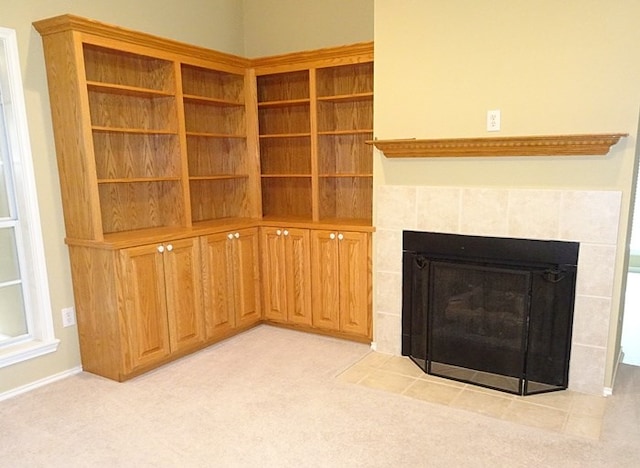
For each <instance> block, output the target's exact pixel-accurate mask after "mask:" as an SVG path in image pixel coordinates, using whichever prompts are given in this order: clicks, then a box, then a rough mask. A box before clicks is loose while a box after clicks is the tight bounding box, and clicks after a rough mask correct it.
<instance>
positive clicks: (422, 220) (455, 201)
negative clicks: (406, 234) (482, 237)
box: [417, 187, 462, 233]
mask: <svg viewBox="0 0 640 468" xmlns="http://www.w3.org/2000/svg"><path fill="white" fill-rule="evenodd" d="M461 193H462V192H461V190H460V189H459V188H453V187H418V188H417V211H418V220H417V223H418V229H419V230H421V231H433V232H450V233H455V232H458V230H459V226H460V197H461Z"/></svg>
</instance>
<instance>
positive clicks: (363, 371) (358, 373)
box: [338, 364, 371, 384]
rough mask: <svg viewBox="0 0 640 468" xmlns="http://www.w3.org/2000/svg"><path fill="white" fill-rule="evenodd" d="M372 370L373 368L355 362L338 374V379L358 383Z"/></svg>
mask: <svg viewBox="0 0 640 468" xmlns="http://www.w3.org/2000/svg"><path fill="white" fill-rule="evenodd" d="M369 372H371V368H370V367H368V366H365V365H362V364H355V365H353V366H351V367H350V368H348V369H347V370H345V371H344V372H343V373H342V374H340V375H338V380H340V381H341V382H346V383H354V384H355V383H358V382H360V381H361V380H362V379H363V378H364V377H365V376H366V375H367V374H369Z"/></svg>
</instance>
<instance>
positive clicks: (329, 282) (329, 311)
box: [311, 231, 340, 330]
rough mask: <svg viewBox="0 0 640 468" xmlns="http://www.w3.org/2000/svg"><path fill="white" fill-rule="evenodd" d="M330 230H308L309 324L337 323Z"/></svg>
mask: <svg viewBox="0 0 640 468" xmlns="http://www.w3.org/2000/svg"><path fill="white" fill-rule="evenodd" d="M331 234H333V235H334V236H335V233H334V232H331V231H312V232H311V259H312V260H311V275H312V282H313V288H312V301H313V306H312V313H313V325H314V326H316V327H319V328H325V329H330V330H337V329H338V328H339V326H340V321H339V317H340V301H339V294H338V292H339V289H340V282H339V281H340V280H339V277H338V274H339V263H338V262H339V259H338V246H337V241H336V240H335V239H331Z"/></svg>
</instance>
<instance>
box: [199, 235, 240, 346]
mask: <svg viewBox="0 0 640 468" xmlns="http://www.w3.org/2000/svg"><path fill="white" fill-rule="evenodd" d="M201 248H202V262H203V265H202V266H203V268H202V272H203V296H204V316H205V336H206V338H207V339H212V338H219V337H224V336H226V335H227V334H228V333H229V332H230V331H231V330H232V329H233V328H234V327H235V325H236V321H235V315H234V313H235V312H234V291H233V270H232V269H231V265H232V262H233V258H232V250H231V246H230V239H228V238H227V233H217V234H211V235H209V236H205V237H203V238H202V239H201Z"/></svg>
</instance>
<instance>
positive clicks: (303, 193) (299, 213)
mask: <svg viewBox="0 0 640 468" xmlns="http://www.w3.org/2000/svg"><path fill="white" fill-rule="evenodd" d="M262 213H263V215H264V216H265V217H270V216H272V217H292V218H304V219H311V217H312V209H311V178H310V177H291V178H287V177H274V178H263V179H262Z"/></svg>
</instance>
